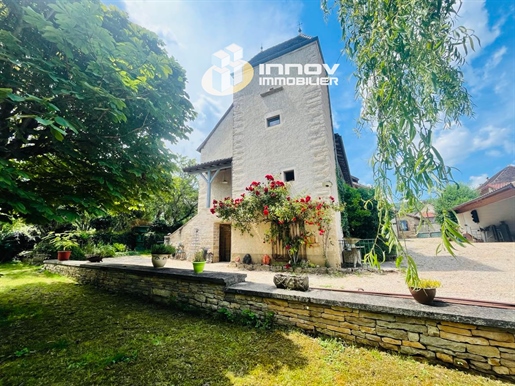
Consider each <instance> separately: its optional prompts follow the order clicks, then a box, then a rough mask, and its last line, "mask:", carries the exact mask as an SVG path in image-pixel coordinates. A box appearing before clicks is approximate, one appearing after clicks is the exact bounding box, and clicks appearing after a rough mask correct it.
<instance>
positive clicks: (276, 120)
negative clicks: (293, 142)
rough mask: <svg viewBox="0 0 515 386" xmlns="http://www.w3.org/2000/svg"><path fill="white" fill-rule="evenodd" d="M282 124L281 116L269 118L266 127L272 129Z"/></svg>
mask: <svg viewBox="0 0 515 386" xmlns="http://www.w3.org/2000/svg"><path fill="white" fill-rule="evenodd" d="M279 124H281V117H280V116H279V115H276V116H275V117H271V118H267V119H266V126H267V127H272V126H277V125H279Z"/></svg>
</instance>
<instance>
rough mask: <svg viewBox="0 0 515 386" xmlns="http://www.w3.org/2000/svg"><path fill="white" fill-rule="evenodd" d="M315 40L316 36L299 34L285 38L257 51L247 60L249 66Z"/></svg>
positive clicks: (279, 55)
mask: <svg viewBox="0 0 515 386" xmlns="http://www.w3.org/2000/svg"><path fill="white" fill-rule="evenodd" d="M299 38H300V39H299ZM316 40H318V38H317V37H311V36H308V35H304V34H299V35H297V36H295V37H293V38H291V39H288V40H285V41H283V42H281V43H278V44H276V45H274V46H272V47H270V48H267V49H266V50H263V51H261V52H259V53H257V54H256V55H254V56H253V57H252V58H251V59H250V60H249V61H248V63H250V65H251V66H253V67H255V66H257V65H258V64H261V63H266V62H268V61H270V60H272V59H275V58H278V57H281V56H283V55H285V54H287V53H289V52H292V51H294V50H297V49H299V48H301V47H303V46H305V45H307V44H309V43H311V42H313V41H316Z"/></svg>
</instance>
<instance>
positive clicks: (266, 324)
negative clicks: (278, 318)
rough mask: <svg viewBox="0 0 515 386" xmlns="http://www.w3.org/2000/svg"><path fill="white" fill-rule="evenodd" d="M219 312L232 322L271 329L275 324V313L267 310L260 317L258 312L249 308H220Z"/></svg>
mask: <svg viewBox="0 0 515 386" xmlns="http://www.w3.org/2000/svg"><path fill="white" fill-rule="evenodd" d="M218 314H219V315H220V316H222V318H223V319H225V320H227V321H228V322H230V323H237V324H241V325H244V326H248V327H254V328H260V329H263V330H270V329H272V328H273V326H274V317H275V316H274V313H273V312H267V313H265V315H264V316H263V317H259V316H258V315H257V314H256V313H254V312H252V311H251V310H249V309H243V310H241V311H240V310H228V309H227V308H225V307H223V308H219V309H218Z"/></svg>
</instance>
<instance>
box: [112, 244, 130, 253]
mask: <svg viewBox="0 0 515 386" xmlns="http://www.w3.org/2000/svg"><path fill="white" fill-rule="evenodd" d="M113 247H114V249H116V252H125V251H126V250H127V246H126V245H125V244H121V243H113Z"/></svg>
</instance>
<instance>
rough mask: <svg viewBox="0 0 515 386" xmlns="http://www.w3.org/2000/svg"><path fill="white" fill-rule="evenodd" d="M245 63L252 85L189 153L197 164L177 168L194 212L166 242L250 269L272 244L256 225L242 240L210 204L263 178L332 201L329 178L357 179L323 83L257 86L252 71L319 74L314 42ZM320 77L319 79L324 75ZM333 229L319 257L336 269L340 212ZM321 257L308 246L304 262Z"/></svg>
mask: <svg viewBox="0 0 515 386" xmlns="http://www.w3.org/2000/svg"><path fill="white" fill-rule="evenodd" d="M249 63H250V65H251V66H252V67H253V68H254V76H253V78H252V80H251V81H250V83H249V84H248V85H247V86H246V87H245V88H243V89H242V90H241V91H238V92H237V93H235V94H234V95H233V103H232V105H231V106H230V107H229V108H228V110H227V111H226V112H225V114H224V115H223V116H222V117H221V118H220V120H219V122H218V123H217V124H216V126H215V127H214V128H213V130H212V131H211V133H210V134H209V135H208V136H207V138H206V139H205V140H204V142H203V143H202V144H201V145H200V146H199V148H198V149H197V150H198V151H199V152H200V158H201V159H200V163H199V164H197V165H194V166H191V167H188V168H185V169H184V170H185V171H187V172H189V173H196V174H198V175H199V177H200V178H199V202H198V213H197V215H196V216H195V217H194V218H192V219H191V220H190V221H189V222H188V223H186V224H185V225H184V226H183V227H182V228H180V229H178V230H177V231H176V232H175V233H174V234H172V235H171V236H169V237H167V240H166V242H167V243H173V244H178V243H179V242H182V243H183V245H184V247H185V252H186V255H187V257H188V258H190V257H191V256H192V255H193V253H194V252H195V251H196V250H198V249H199V248H208V249H210V250H211V251H212V253H213V261H214V262H216V261H231V260H235V259H236V258H237V257H240V258H243V256H244V255H245V254H247V253H249V254H250V255H251V256H252V260H253V262H254V263H258V262H261V259H262V257H263V255H265V254H269V255H272V246H271V245H270V244H264V243H263V232H264V231H265V229H264V228H263V227H259V226H256V227H255V231H254V232H253V233H254V237H251V236H249V235H248V234H244V235H242V234H240V232H239V231H236V230H234V229H231V224H227V223H222V222H221V221H220V219H219V218H218V217H216V216H215V215H213V214H211V213H210V210H209V209H210V207H211V204H212V201H213V200H214V199H217V200H220V199H223V198H225V197H239V196H240V194H241V193H243V192H245V187H246V186H248V185H249V184H250V182H252V181H263V180H264V176H265V175H267V174H271V175H273V176H275V177H276V178H278V179H281V180H283V181H285V182H288V183H289V184H290V187H291V193H292V195H297V194H310V195H311V196H313V197H324V198H327V197H329V196H334V197H338V191H337V173H339V174H340V175H341V176H342V178H343V179H344V181H345V182H346V183H347V184H350V185H352V183H353V180H354V181H357V179H356V178H355V177H352V176H351V174H350V170H349V166H348V162H347V158H346V155H345V149H344V146H343V141H342V138H341V136H339V135H337V134H334V132H333V125H332V115H331V107H330V97H329V92H328V87H327V85H321V84H315V83H317V82H312V83H313V84H309V85H302V86H301V85H288V84H281V85H272V86H270V84H268V85H263V84H260V83H262V81H261V80H260V77H259V76H258V71H259V68H260V67H259V66H260V65H265V64H283V65H286V64H296V65H305V64H316V65H318V66H319V67H318V68H320V67H321V68H323V67H322V66H321V65H322V64H323V63H324V59H323V57H322V52H321V49H320V43H319V41H318V38H317V37H309V36H305V35H302V34H300V35H298V36H296V37H295V38H293V39H290V40H287V41H285V42H283V43H281V44H278V45H277V46H274V47H272V48H269V49H267V50H264V51H261V52H260V53H259V54H257V55H256V56H254V57H253V58H252V59H251V60H250V61H249ZM277 67H279V66H277ZM293 71H295V70H293ZM295 75H297V74H296V73H295ZM304 75H305V74H304ZM322 76H327V72H326V71H325V69H324V74H322ZM310 78H315V77H313V76H310ZM333 224H334V225H333V226H331V229H330V231H329V235H328V240H329V242H328V243H326V249H325V251H326V256H327V262H328V263H329V265H330V266H332V267H339V266H340V264H341V251H340V246H339V240H341V239H342V238H343V234H342V230H341V226H340V213H335V215H334V223H333ZM323 253H324V252H323V245H322V240H315V245H314V246H313V247H310V248H307V250H306V256H305V257H307V258H308V259H309V260H310V261H311V262H313V263H315V264H324V262H325V261H324V258H323ZM272 258H274V256H272Z"/></svg>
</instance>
